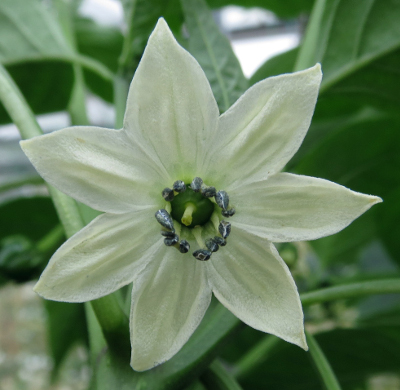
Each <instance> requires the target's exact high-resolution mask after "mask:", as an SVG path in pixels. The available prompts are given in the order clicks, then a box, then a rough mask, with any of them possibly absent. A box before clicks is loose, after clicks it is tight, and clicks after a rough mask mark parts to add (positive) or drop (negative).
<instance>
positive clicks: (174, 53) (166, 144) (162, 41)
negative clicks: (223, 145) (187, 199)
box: [124, 19, 219, 181]
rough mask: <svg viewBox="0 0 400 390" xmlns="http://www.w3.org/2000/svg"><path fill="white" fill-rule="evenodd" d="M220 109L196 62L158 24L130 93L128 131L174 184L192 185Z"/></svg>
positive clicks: (125, 126)
mask: <svg viewBox="0 0 400 390" xmlns="http://www.w3.org/2000/svg"><path fill="white" fill-rule="evenodd" d="M218 115H219V111H218V106H217V103H216V101H215V99H214V96H213V94H212V91H211V87H210V85H209V83H208V81H207V78H206V76H205V74H204V72H203V70H202V69H201V67H200V65H199V64H198V63H197V61H196V60H195V59H194V58H193V57H192V56H191V55H190V54H189V53H188V52H187V51H186V50H184V49H183V48H182V47H181V46H179V44H178V43H177V42H176V40H175V38H174V37H173V35H172V33H171V31H170V30H169V28H168V25H167V23H166V22H165V20H164V19H159V21H158V23H157V26H156V28H155V29H154V31H153V33H152V34H151V36H150V38H149V41H148V44H147V47H146V50H145V52H144V54H143V57H142V59H141V61H140V64H139V67H138V68H137V70H136V73H135V76H134V78H133V80H132V84H131V86H130V90H129V96H128V102H127V110H126V113H125V120H124V128H125V129H126V130H127V131H128V133H129V134H130V135H131V137H132V138H133V139H134V140H135V142H139V143H140V144H141V145H142V146H143V148H144V149H146V150H148V151H149V152H150V153H151V154H152V156H153V158H154V160H157V159H158V161H160V162H161V163H162V164H163V165H164V166H165V167H166V169H167V170H168V172H170V175H171V177H173V180H177V179H181V180H189V181H190V180H192V179H193V175H198V174H199V173H198V172H199V171H200V169H201V165H202V164H203V162H204V153H205V148H206V146H208V144H209V143H208V142H207V140H209V138H210V137H211V135H212V134H213V132H214V131H215V128H216V125H217V120H218Z"/></svg>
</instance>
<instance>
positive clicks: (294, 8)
mask: <svg viewBox="0 0 400 390" xmlns="http://www.w3.org/2000/svg"><path fill="white" fill-rule="evenodd" d="M313 2H314V0H285V1H282V0H207V3H208V4H209V6H210V7H211V8H221V7H225V6H227V5H232V4H234V5H240V6H242V7H261V8H266V9H269V10H271V11H272V12H274V13H276V14H277V15H278V16H280V17H283V18H287V17H294V16H298V15H300V14H302V13H308V12H310V11H311V7H312V5H313Z"/></svg>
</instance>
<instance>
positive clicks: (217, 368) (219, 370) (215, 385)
mask: <svg viewBox="0 0 400 390" xmlns="http://www.w3.org/2000/svg"><path fill="white" fill-rule="evenodd" d="M200 380H201V382H202V383H203V384H204V385H205V386H206V388H207V389H213V390H242V387H241V386H240V385H239V383H238V382H237V381H236V379H235V378H234V377H233V376H232V375H231V374H230V373H229V372H228V371H227V370H226V369H225V367H224V366H223V365H222V364H221V362H220V361H219V360H218V359H216V360H214V361H213V362H212V363H211V364H210V366H209V367H208V368H207V370H205V371H204V373H203V374H202V375H201V376H200Z"/></svg>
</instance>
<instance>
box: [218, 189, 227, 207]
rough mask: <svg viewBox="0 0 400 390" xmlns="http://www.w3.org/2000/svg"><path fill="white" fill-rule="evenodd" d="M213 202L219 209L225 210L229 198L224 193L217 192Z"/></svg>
mask: <svg viewBox="0 0 400 390" xmlns="http://www.w3.org/2000/svg"><path fill="white" fill-rule="evenodd" d="M215 201H216V202H217V205H218V206H219V207H221V209H223V210H226V209H227V208H228V205H229V196H228V194H227V193H226V192H225V191H218V192H217V193H216V194H215Z"/></svg>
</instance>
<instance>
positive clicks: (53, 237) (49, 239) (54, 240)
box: [36, 225, 65, 253]
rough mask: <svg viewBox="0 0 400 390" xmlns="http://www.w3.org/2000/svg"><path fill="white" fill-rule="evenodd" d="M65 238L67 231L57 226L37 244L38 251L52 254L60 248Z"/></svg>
mask: <svg viewBox="0 0 400 390" xmlns="http://www.w3.org/2000/svg"><path fill="white" fill-rule="evenodd" d="M64 237H65V231H64V228H63V226H62V225H57V226H56V227H55V228H54V229H52V230H51V231H50V232H49V233H47V234H46V235H45V236H44V237H43V238H42V239H41V240H40V241H39V242H38V243H37V244H36V249H37V250H38V251H39V252H43V253H47V252H51V251H53V250H54V249H55V248H57V247H58V245H59V243H60V241H61V240H62V239H63V238H64Z"/></svg>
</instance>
